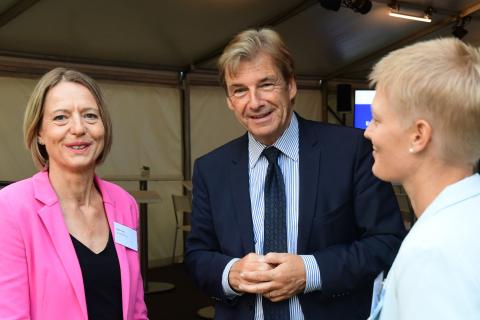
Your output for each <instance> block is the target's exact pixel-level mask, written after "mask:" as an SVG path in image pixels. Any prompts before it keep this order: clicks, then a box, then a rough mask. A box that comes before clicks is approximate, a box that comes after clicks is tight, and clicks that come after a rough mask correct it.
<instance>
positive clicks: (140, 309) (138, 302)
mask: <svg viewBox="0 0 480 320" xmlns="http://www.w3.org/2000/svg"><path fill="white" fill-rule="evenodd" d="M129 197H130V208H131V211H132V213H133V218H134V221H135V225H136V226H137V227H138V225H139V223H138V222H139V213H138V205H137V202H136V201H135V199H133V197H131V196H129ZM137 229H138V228H137ZM136 263H138V264H140V260H139V259H136ZM137 270H140V265H139V267H138V268H137ZM136 278H137V279H136V281H135V282H134V283H136V284H137V287H136V288H134V290H135V303H134V308H135V310H134V312H133V319H132V320H148V316H147V307H146V305H145V298H144V292H143V281H142V274H141V273H140V272H137V274H136Z"/></svg>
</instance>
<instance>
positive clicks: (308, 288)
mask: <svg viewBox="0 0 480 320" xmlns="http://www.w3.org/2000/svg"><path fill="white" fill-rule="evenodd" d="M300 257H302V259H303V264H304V265H305V273H306V280H305V291H304V292H303V293H309V292H312V291H315V290H320V289H322V278H321V277H320V268H319V267H318V264H317V260H315V257H314V256H313V255H301V256H300Z"/></svg>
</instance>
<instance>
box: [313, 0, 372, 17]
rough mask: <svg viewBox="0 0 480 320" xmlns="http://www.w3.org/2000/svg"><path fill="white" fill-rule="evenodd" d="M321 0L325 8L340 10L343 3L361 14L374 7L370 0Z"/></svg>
mask: <svg viewBox="0 0 480 320" xmlns="http://www.w3.org/2000/svg"><path fill="white" fill-rule="evenodd" d="M319 2H320V5H321V6H322V7H324V8H325V9H327V10H333V11H338V10H339V9H340V7H341V6H342V4H343V5H344V6H345V7H347V8H350V9H352V10H353V11H355V12H358V13H361V14H366V13H368V12H369V11H370V10H371V9H372V1H370V0H319Z"/></svg>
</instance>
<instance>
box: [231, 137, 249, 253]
mask: <svg viewBox="0 0 480 320" xmlns="http://www.w3.org/2000/svg"><path fill="white" fill-rule="evenodd" d="M232 149H233V150H232V162H231V170H230V190H231V194H232V198H233V204H234V206H233V209H234V211H235V216H236V218H237V221H238V226H239V228H240V234H241V237H242V245H243V249H244V254H246V253H250V252H255V246H254V240H253V221H252V209H251V204H250V188H249V169H248V136H247V134H245V135H244V136H242V137H241V138H240V139H239V140H238V141H237V143H235V144H233V145H232Z"/></svg>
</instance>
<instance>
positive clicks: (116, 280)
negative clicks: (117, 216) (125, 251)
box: [70, 233, 123, 320]
mask: <svg viewBox="0 0 480 320" xmlns="http://www.w3.org/2000/svg"><path fill="white" fill-rule="evenodd" d="M70 237H71V238H72V242H73V246H74V247H75V252H76V253H77V257H78V261H79V263H80V268H81V269H82V276H83V285H84V287H85V298H86V301H87V310H88V319H89V320H114V319H118V320H121V319H123V315H122V284H121V278H120V265H119V263H118V257H117V252H116V251H115V245H114V243H113V238H112V234H111V233H110V234H109V237H108V242H107V246H106V247H105V249H103V251H102V252H100V253H98V254H95V253H94V252H93V251H91V250H90V249H89V248H88V247H86V246H85V245H84V244H83V243H81V242H80V241H78V240H77V239H75V238H74V237H73V236H72V235H70Z"/></svg>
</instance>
